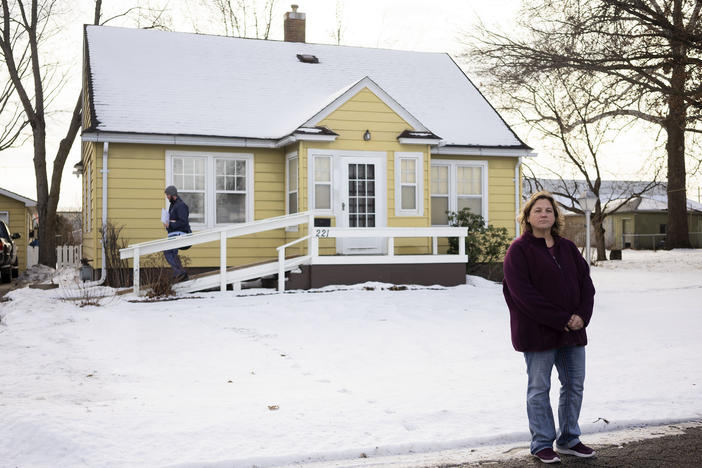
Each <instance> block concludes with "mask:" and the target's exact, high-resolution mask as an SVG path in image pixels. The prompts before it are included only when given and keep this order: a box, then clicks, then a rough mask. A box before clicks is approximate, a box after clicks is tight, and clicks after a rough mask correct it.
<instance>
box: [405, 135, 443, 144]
mask: <svg viewBox="0 0 702 468" xmlns="http://www.w3.org/2000/svg"><path fill="white" fill-rule="evenodd" d="M398 140H399V141H400V143H401V144H403V145H438V144H439V143H440V142H441V141H442V140H441V139H440V138H405V137H402V138H398Z"/></svg>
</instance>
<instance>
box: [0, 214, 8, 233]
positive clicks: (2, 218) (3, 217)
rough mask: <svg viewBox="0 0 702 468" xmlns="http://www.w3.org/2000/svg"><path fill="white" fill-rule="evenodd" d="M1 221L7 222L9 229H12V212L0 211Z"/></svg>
mask: <svg viewBox="0 0 702 468" xmlns="http://www.w3.org/2000/svg"><path fill="white" fill-rule="evenodd" d="M0 221H5V224H7V229H10V212H9V211H0Z"/></svg>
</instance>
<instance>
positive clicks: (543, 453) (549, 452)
mask: <svg viewBox="0 0 702 468" xmlns="http://www.w3.org/2000/svg"><path fill="white" fill-rule="evenodd" d="M534 456H535V457H536V458H538V459H539V460H540V461H542V462H543V463H560V462H561V459H560V457H559V456H558V454H557V453H556V452H554V451H553V449H551V448H545V449H541V450H539V451H538V452H536V453H535V454H534Z"/></svg>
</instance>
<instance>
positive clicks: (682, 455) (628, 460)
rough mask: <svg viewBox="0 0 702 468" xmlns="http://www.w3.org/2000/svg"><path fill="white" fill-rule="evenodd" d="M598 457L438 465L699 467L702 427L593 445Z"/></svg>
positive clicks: (493, 467)
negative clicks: (659, 435)
mask: <svg viewBox="0 0 702 468" xmlns="http://www.w3.org/2000/svg"><path fill="white" fill-rule="evenodd" d="M593 448H594V449H596V450H597V458H591V459H582V458H575V457H569V456H566V455H563V456H562V457H561V459H562V461H561V463H560V464H552V465H546V464H544V463H541V462H540V461H538V460H536V459H535V458H533V457H531V456H522V457H519V458H514V459H510V460H500V461H494V460H493V461H490V460H484V461H481V462H475V463H468V464H463V465H461V464H459V465H441V466H440V467H438V468H468V467H476V466H489V467H490V468H522V467H542V468H543V467H546V466H556V467H557V466H561V467H564V468H565V467H566V466H567V467H569V468H570V467H617V468H660V467H665V468H668V467H671V468H700V467H702V427H700V426H698V427H692V428H687V429H684V433H683V434H680V435H670V436H664V437H659V438H656V439H647V440H641V441H636V442H629V443H623V444H621V445H605V446H598V445H593Z"/></svg>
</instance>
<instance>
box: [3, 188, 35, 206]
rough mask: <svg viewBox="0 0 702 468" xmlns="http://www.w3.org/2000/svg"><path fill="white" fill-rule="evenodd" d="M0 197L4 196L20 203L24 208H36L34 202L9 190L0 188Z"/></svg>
mask: <svg viewBox="0 0 702 468" xmlns="http://www.w3.org/2000/svg"><path fill="white" fill-rule="evenodd" d="M0 195H5V196H6V197H9V198H13V199H15V200H17V201H19V202H22V203H24V206H37V202H36V201H35V200H32V199H31V198H27V197H23V196H22V195H19V194H17V193H15V192H10V191H9V190H5V189H3V188H0Z"/></svg>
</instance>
